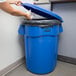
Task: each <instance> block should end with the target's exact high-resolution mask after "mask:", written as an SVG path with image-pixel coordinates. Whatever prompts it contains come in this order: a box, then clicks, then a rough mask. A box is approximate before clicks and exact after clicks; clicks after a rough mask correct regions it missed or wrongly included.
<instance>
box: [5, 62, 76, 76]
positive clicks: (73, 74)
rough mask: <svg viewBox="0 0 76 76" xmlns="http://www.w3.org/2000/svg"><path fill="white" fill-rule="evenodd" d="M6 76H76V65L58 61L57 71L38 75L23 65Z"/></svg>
mask: <svg viewBox="0 0 76 76" xmlns="http://www.w3.org/2000/svg"><path fill="white" fill-rule="evenodd" d="M5 76H76V65H72V64H69V63H65V62H60V61H58V62H57V66H56V69H55V70H54V71H53V72H52V73H49V74H46V75H36V74H32V73H31V72H29V71H27V70H26V68H25V64H22V65H21V66H19V67H17V68H16V69H14V70H13V71H11V72H9V73H8V74H7V75H5Z"/></svg>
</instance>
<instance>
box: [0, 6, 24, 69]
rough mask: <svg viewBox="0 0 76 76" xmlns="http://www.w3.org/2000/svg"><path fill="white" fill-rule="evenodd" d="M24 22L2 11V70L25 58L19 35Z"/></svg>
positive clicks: (0, 55)
mask: <svg viewBox="0 0 76 76" xmlns="http://www.w3.org/2000/svg"><path fill="white" fill-rule="evenodd" d="M14 7H15V8H17V7H16V6H14ZM17 9H20V8H17ZM22 20H23V19H22V18H21V17H15V16H11V15H9V14H7V13H5V12H3V11H1V10H0V70H2V69H4V68H5V67H7V66H9V65H10V64H12V63H14V62H15V61H16V60H18V59H20V58H22V57H23V56H24V45H23V40H22V39H21V38H20V36H19V35H18V27H19V25H20V23H21V22H22Z"/></svg>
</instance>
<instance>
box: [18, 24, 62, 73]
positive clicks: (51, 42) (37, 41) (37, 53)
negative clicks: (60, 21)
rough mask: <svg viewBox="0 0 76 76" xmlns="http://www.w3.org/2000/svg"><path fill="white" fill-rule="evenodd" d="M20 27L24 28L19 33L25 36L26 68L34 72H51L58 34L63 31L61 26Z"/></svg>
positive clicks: (56, 50) (53, 66) (54, 61)
mask: <svg viewBox="0 0 76 76" xmlns="http://www.w3.org/2000/svg"><path fill="white" fill-rule="evenodd" d="M22 26H23V25H22ZM20 29H21V30H22V29H25V30H22V32H21V30H19V34H21V35H23V34H24V36H25V37H24V38H25V50H26V52H25V56H26V67H27V69H28V70H29V71H31V72H32V73H36V74H47V73H49V72H52V71H53V70H54V69H55V66H56V62H57V52H58V40H59V34H60V33H61V32H63V29H62V26H61V25H54V26H53V27H48V28H41V27H38V26H35V27H33V26H23V27H21V28H20Z"/></svg>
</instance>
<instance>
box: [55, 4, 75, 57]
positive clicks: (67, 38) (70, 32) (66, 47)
mask: <svg viewBox="0 0 76 76" xmlns="http://www.w3.org/2000/svg"><path fill="white" fill-rule="evenodd" d="M54 12H56V13H57V14H59V15H60V16H61V17H62V18H63V20H64V23H63V28H64V32H63V33H62V34H61V39H60V44H59V55H63V56H68V57H72V58H76V3H63V4H54Z"/></svg>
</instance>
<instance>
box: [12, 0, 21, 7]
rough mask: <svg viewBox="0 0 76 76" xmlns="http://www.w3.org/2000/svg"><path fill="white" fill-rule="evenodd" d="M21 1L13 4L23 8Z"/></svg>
mask: <svg viewBox="0 0 76 76" xmlns="http://www.w3.org/2000/svg"><path fill="white" fill-rule="evenodd" d="M21 3H22V2H21V1H15V2H13V4H15V5H17V6H21Z"/></svg>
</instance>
